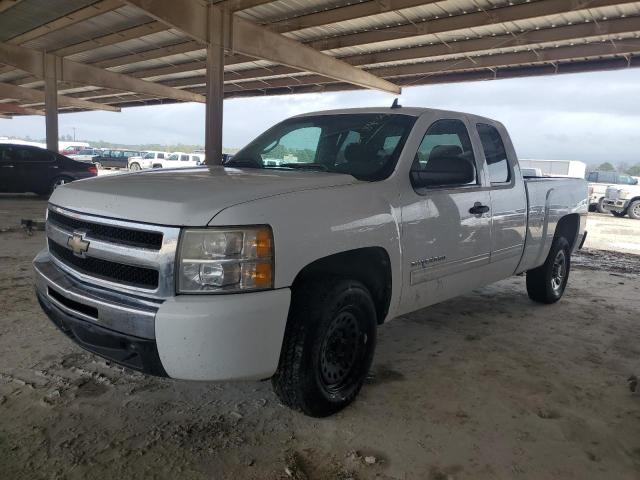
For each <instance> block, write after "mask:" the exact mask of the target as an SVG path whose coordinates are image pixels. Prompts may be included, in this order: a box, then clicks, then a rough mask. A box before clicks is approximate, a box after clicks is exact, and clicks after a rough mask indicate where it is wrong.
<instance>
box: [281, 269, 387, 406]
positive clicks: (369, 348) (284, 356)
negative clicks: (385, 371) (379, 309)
mask: <svg viewBox="0 0 640 480" xmlns="http://www.w3.org/2000/svg"><path fill="white" fill-rule="evenodd" d="M376 328H377V321H376V309H375V305H374V303H373V299H372V298H371V294H370V293H369V290H368V289H367V288H366V287H365V286H364V285H363V284H362V283H360V282H358V281H355V280H346V279H341V278H329V279H323V280H315V281H308V282H306V283H305V284H303V285H302V286H301V287H299V288H297V289H296V291H295V292H294V295H293V298H292V304H291V309H290V311H289V319H288V320H287V328H286V331H285V338H284V342H283V345H282V352H281V354H280V363H279V365H278V369H277V371H276V373H275V375H274V376H273V378H272V379H271V382H272V384H273V388H274V390H275V392H276V394H277V395H278V398H280V400H281V401H282V403H284V404H285V405H287V406H288V407H290V408H293V409H294V410H299V411H302V412H303V413H305V414H306V415H309V416H312V417H326V416H328V415H331V414H333V413H336V412H338V411H340V410H342V409H343V408H345V407H346V406H347V405H349V404H350V403H351V402H352V401H353V400H354V399H355V397H356V395H357V394H358V392H359V391H360V388H361V387H362V384H363V383H364V380H365V377H366V375H367V373H368V371H369V367H370V366H371V361H372V360H373V353H374V350H375V345H376Z"/></svg>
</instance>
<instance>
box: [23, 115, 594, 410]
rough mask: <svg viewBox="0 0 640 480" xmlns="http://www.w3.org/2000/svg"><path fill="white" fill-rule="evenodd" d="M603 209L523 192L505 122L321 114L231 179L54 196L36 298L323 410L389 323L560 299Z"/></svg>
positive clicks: (53, 312) (343, 399) (149, 176)
mask: <svg viewBox="0 0 640 480" xmlns="http://www.w3.org/2000/svg"><path fill="white" fill-rule="evenodd" d="M267 158H268V159H273V158H277V159H280V160H282V161H281V162H279V164H278V165H277V166H265V165H264V163H263V161H264V159H267ZM292 158H295V159H296V161H295V162H292V161H290V160H291V159H292ZM285 159H286V160H287V161H284V160H285ZM131 202H135V203H136V205H137V208H135V209H131V208H129V206H130V205H131ZM587 208H588V198H587V184H586V182H585V181H584V180H578V179H567V178H532V179H527V180H525V179H523V177H522V175H521V173H520V168H519V165H518V161H517V159H516V155H515V151H514V149H513V146H512V144H511V141H510V139H509V136H508V134H507V131H506V130H505V128H504V127H503V126H502V125H501V124H500V123H498V122H495V121H493V120H489V119H486V118H482V117H477V116H474V115H467V114H464V113H455V112H446V111H439V110H431V109H418V108H381V109H355V110H339V111H330V112H320V113H311V114H307V115H301V116H297V117H294V118H291V119H288V120H286V121H284V122H282V123H279V124H278V125H276V126H274V127H272V128H271V129H269V130H268V131H267V132H265V133H264V134H262V135H260V136H259V137H258V138H257V139H255V140H254V141H252V142H251V143H249V144H248V145H247V146H246V147H245V148H244V149H242V150H241V151H240V152H238V153H237V154H236V155H235V156H234V158H233V159H232V160H231V161H230V162H229V163H228V164H226V165H225V166H224V167H218V166H211V167H207V166H205V167H199V168H193V169H174V170H171V171H167V170H150V171H146V172H141V173H136V174H128V175H119V176H107V177H100V178H97V179H91V180H86V181H79V182H74V183H72V184H69V185H65V186H63V187H60V188H58V189H56V191H55V192H54V194H53V195H52V197H51V199H50V203H49V207H48V219H47V226H46V234H47V248H45V249H44V250H43V251H42V252H41V253H40V254H39V255H38V256H37V257H36V258H35V260H34V267H35V278H36V287H37V296H38V300H39V301H40V304H41V305H42V308H43V309H44V311H45V312H46V313H47V314H48V316H49V317H50V318H51V319H52V320H53V322H54V323H55V324H56V325H57V326H58V327H59V328H60V329H61V330H62V331H63V332H64V333H66V334H67V335H68V336H69V337H70V338H71V339H73V340H74V341H76V342H77V343H78V344H79V345H80V346H82V347H83V348H85V349H87V350H89V351H92V352H95V353H97V354H99V355H102V356H104V357H106V358H108V359H111V360H113V361H115V362H117V363H120V364H122V365H126V366H128V367H130V368H134V369H138V370H140V371H143V372H146V373H149V374H154V375H161V376H168V377H172V378H176V379H188V380H208V381H211V380H230V379H265V378H271V381H272V384H273V386H274V389H275V391H276V393H277V395H278V396H279V398H280V399H281V401H282V402H283V403H284V404H286V405H288V406H290V407H292V408H294V409H298V410H301V411H303V412H304V413H306V414H308V415H312V416H325V415H330V414H332V413H334V412H336V411H338V410H340V409H342V408H344V407H345V406H346V405H348V404H349V403H350V402H351V401H352V400H353V399H354V398H355V396H356V395H357V393H358V391H359V390H360V388H361V386H362V384H363V382H364V379H365V376H366V374H367V371H368V369H369V366H370V364H371V361H372V358H373V354H374V349H375V345H376V329H377V326H378V325H380V324H382V323H384V322H386V321H388V320H390V319H392V318H394V317H397V316H399V315H402V314H405V313H408V312H412V311H415V310H418V309H421V308H424V307H427V306H429V305H432V304H434V303H437V302H441V301H443V300H446V299H448V298H451V297H455V296H457V295H461V294H464V293H466V292H469V291H470V290H473V289H475V288H478V287H481V286H483V285H487V284H489V283H491V282H495V281H497V280H501V279H504V278H507V277H509V276H511V275H516V274H520V273H525V272H526V275H527V278H526V284H527V290H528V294H529V296H530V297H531V299H533V300H535V301H537V302H541V303H547V304H549V303H553V302H556V301H557V300H559V299H560V297H561V296H562V294H563V292H564V289H565V286H566V284H567V280H568V278H569V270H570V257H571V253H572V252H573V251H574V250H575V249H577V248H579V247H580V246H581V245H582V243H583V242H584V239H585V237H586V232H585V229H584V227H585V221H586V214H587ZM550 314H552V313H550Z"/></svg>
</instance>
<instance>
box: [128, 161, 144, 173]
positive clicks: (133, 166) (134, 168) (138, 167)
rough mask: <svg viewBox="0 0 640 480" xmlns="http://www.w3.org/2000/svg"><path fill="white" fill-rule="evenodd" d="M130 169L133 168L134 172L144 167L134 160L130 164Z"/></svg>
mask: <svg viewBox="0 0 640 480" xmlns="http://www.w3.org/2000/svg"><path fill="white" fill-rule="evenodd" d="M129 170H131V171H132V172H138V171H140V170H142V169H141V168H140V164H139V163H136V162H133V163H132V164H131V165H129Z"/></svg>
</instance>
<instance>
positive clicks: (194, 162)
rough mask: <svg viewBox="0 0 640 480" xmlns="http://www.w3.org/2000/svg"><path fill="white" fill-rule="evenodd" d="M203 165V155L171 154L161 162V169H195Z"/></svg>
mask: <svg viewBox="0 0 640 480" xmlns="http://www.w3.org/2000/svg"><path fill="white" fill-rule="evenodd" d="M203 163H204V154H195V153H184V152H173V153H172V154H171V155H169V158H167V159H166V160H164V162H162V166H163V168H181V167H197V166H198V165H202V164H203Z"/></svg>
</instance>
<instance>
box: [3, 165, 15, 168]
mask: <svg viewBox="0 0 640 480" xmlns="http://www.w3.org/2000/svg"><path fill="white" fill-rule="evenodd" d="M2 168H15V165H2Z"/></svg>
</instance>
